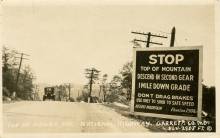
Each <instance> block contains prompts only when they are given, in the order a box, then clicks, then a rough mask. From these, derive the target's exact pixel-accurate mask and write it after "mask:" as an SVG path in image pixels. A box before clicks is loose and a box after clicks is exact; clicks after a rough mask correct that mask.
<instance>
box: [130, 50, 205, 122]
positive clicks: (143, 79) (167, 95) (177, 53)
mask: <svg viewBox="0 0 220 138" xmlns="http://www.w3.org/2000/svg"><path fill="white" fill-rule="evenodd" d="M133 52H134V53H133V56H134V57H133V69H134V71H133V78H132V98H131V112H132V113H133V114H137V115H144V116H151V117H160V118H171V119H189V120H200V119H201V111H202V55H203V54H202V46H197V47H172V48H135V49H134V51H133Z"/></svg>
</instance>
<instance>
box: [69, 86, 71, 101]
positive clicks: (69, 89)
mask: <svg viewBox="0 0 220 138" xmlns="http://www.w3.org/2000/svg"><path fill="white" fill-rule="evenodd" d="M70 91H71V84H70V83H69V101H70Z"/></svg>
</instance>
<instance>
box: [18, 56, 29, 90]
mask: <svg viewBox="0 0 220 138" xmlns="http://www.w3.org/2000/svg"><path fill="white" fill-rule="evenodd" d="M17 54H20V55H21V57H16V58H20V63H19V67H18V74H17V78H16V85H15V86H16V89H15V90H16V91H17V90H18V81H19V77H20V70H21V65H22V61H23V60H24V59H26V60H29V59H27V58H24V56H29V55H28V54H25V53H17Z"/></svg>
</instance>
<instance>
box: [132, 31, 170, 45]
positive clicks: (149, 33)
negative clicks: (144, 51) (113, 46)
mask: <svg viewBox="0 0 220 138" xmlns="http://www.w3.org/2000/svg"><path fill="white" fill-rule="evenodd" d="M131 33H132V34H138V35H143V36H147V41H144V40H140V39H134V40H133V42H144V43H146V47H150V44H156V45H163V44H162V43H157V42H152V41H151V38H152V37H159V38H167V36H163V35H156V34H152V33H151V32H148V33H144V32H143V33H141V32H134V31H132V32H131Z"/></svg>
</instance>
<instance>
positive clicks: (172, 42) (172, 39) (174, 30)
mask: <svg viewBox="0 0 220 138" xmlns="http://www.w3.org/2000/svg"><path fill="white" fill-rule="evenodd" d="M175 35H176V28H175V27H173V28H172V31H171V39H170V47H174V41H175Z"/></svg>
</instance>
